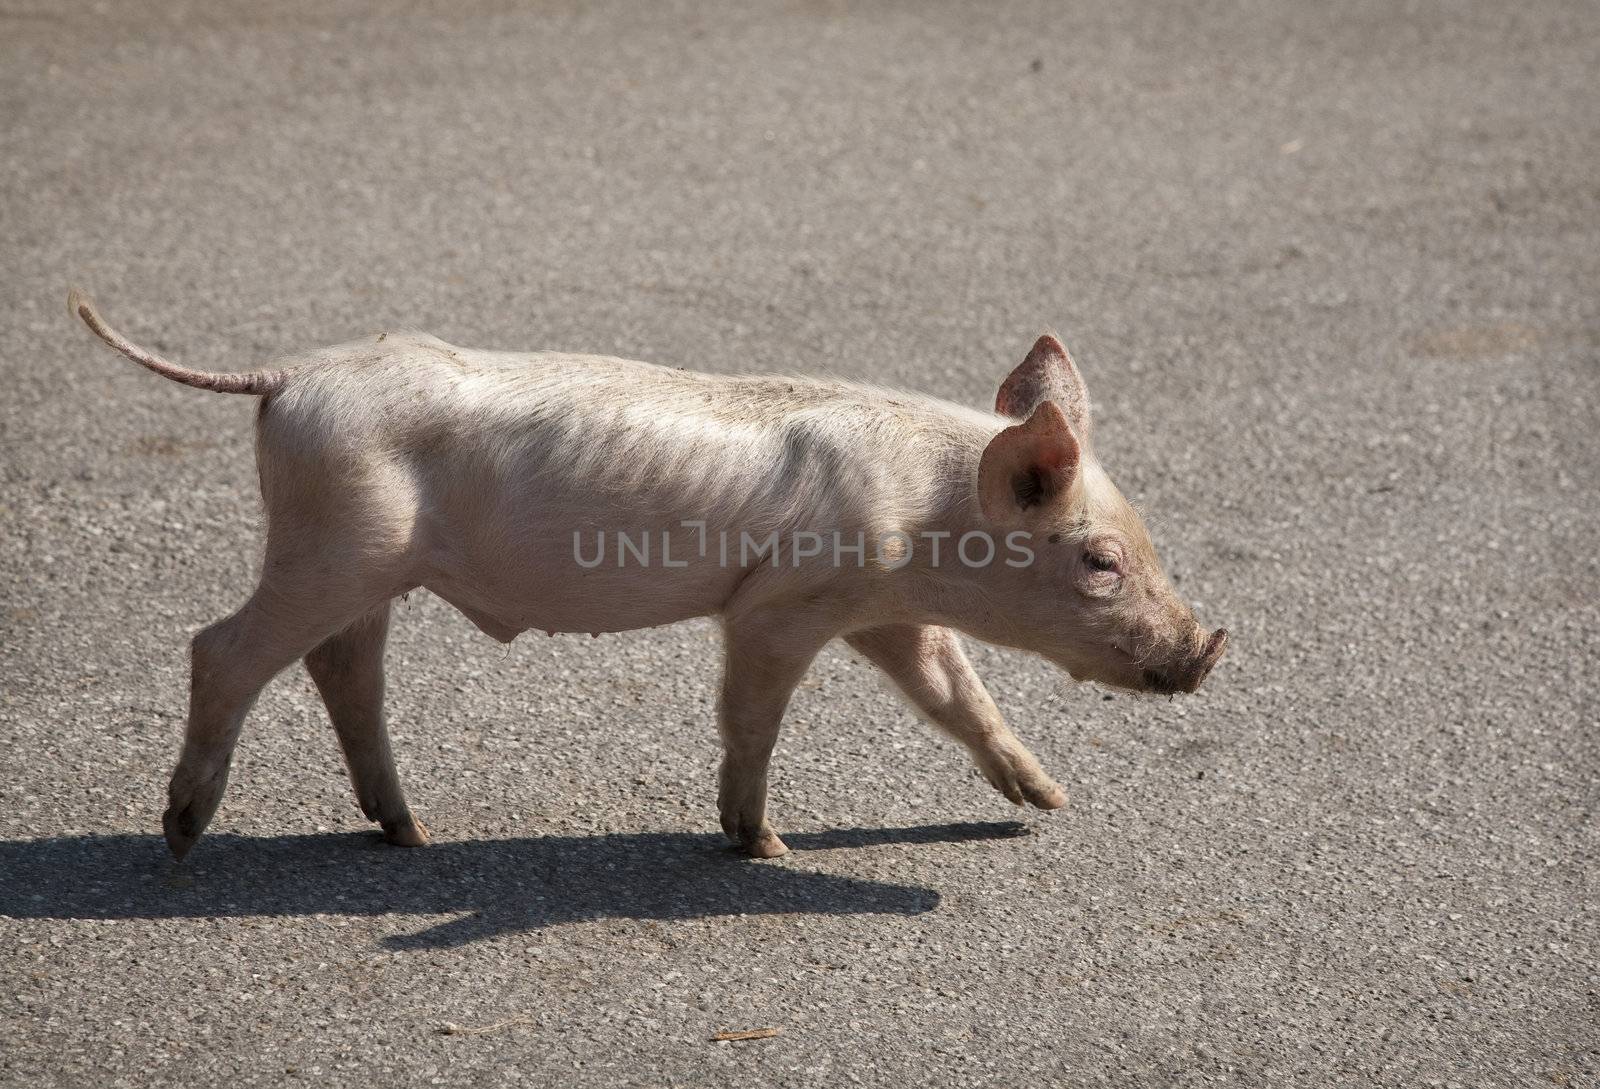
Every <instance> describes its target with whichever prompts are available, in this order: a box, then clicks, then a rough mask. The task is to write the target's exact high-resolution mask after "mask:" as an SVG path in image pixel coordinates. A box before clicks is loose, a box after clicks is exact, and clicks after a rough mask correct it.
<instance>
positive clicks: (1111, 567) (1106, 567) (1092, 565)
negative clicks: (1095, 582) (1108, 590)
mask: <svg viewBox="0 0 1600 1089" xmlns="http://www.w3.org/2000/svg"><path fill="white" fill-rule="evenodd" d="M1083 562H1084V563H1085V564H1087V565H1088V567H1089V570H1091V571H1115V570H1116V569H1117V557H1116V554H1115V553H1112V552H1085V553H1084V554H1083Z"/></svg>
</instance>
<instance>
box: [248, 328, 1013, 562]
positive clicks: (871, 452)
mask: <svg viewBox="0 0 1600 1089" xmlns="http://www.w3.org/2000/svg"><path fill="white" fill-rule="evenodd" d="M274 400H275V401H277V402H278V403H277V404H275V405H274V406H273V407H272V411H273V412H274V413H277V414H279V415H280V416H283V417H286V418H291V419H292V420H293V421H294V424H295V426H294V427H293V428H292V430H293V431H294V432H296V433H297V434H296V437H295V438H296V441H300V442H307V443H310V444H314V445H318V446H331V447H337V448H341V449H346V450H351V449H359V450H361V451H365V452H367V453H374V454H375V453H378V452H380V451H381V452H382V453H383V454H384V455H386V456H390V457H395V458H399V459H402V460H405V461H407V462H410V463H411V464H412V465H413V466H414V467H415V469H416V471H417V472H418V473H419V474H421V475H422V476H423V477H424V478H427V479H430V480H432V481H434V482H435V483H438V484H441V485H442V484H446V483H449V482H450V481H454V482H455V483H456V484H457V485H460V484H462V483H464V482H466V481H473V482H474V485H475V486H476V487H479V488H493V489H497V490H499V491H500V492H502V493H503V494H504V497H505V498H506V499H507V500H509V501H517V502H537V503H540V504H542V505H544V506H546V507H549V506H552V505H554V506H557V507H560V508H562V509H563V510H570V509H571V508H572V506H573V505H574V504H582V505H585V506H586V507H587V508H588V509H589V510H591V511H592V512H593V513H594V514H595V515H596V516H598V515H600V514H601V513H603V512H604V511H605V510H606V509H607V508H615V509H616V513H617V514H619V515H624V514H625V515H627V516H630V517H640V516H659V517H661V518H667V517H675V516H678V515H680V514H682V515H684V516H686V517H701V516H703V515H710V516H711V517H712V518H714V519H716V520H717V521H720V522H736V523H740V524H741V525H748V526H750V527H752V531H756V530H759V531H763V532H765V531H769V530H770V529H789V528H814V527H817V526H821V527H822V528H824V529H832V528H835V527H840V528H852V529H853V528H857V527H867V528H877V527H882V526H883V525H884V524H886V523H887V524H889V528H899V525H900V524H901V523H904V522H906V521H909V520H914V519H915V518H916V516H917V514H918V513H919V512H920V511H921V510H922V509H925V508H926V507H928V506H929V505H930V504H933V503H935V502H937V499H938V495H937V493H938V491H939V490H940V489H941V488H943V487H946V486H948V485H949V484H950V477H951V474H952V473H957V474H959V473H961V472H963V471H964V470H963V466H964V465H965V463H966V462H967V461H968V460H969V459H970V457H971V454H972V448H973V446H974V444H975V443H976V444H978V445H979V446H980V447H981V443H982V441H984V438H985V436H986V435H990V434H993V432H994V430H996V429H997V428H998V427H999V426H1000V425H1001V424H1002V422H1003V421H1000V420H999V419H998V418H996V417H993V416H991V415H990V414H988V413H981V412H977V411H974V410H971V409H967V408H963V407H961V406H957V405H953V404H949V403H946V402H942V401H938V400H936V399H933V398H930V397H925V396H922V395H918V394H912V393H902V392H897V391H889V390H882V389H878V388H875V387H871V386H865V385H859V384H855V383H850V382H843V381H835V380H828V379H815V378H790V377H781V376H744V375H713V374H705V373H700V372H695V371H688V370H683V369H680V368H673V367H663V366H659V365H656V364H650V363H642V362H638V361H634V360H625V359H617V358H612V357H608V356H594V355H578V354H568V353H561V352H532V353H513V352H498V351H484V350H477V349H468V348H458V347H455V346H453V345H450V344H446V343H445V342H443V341H441V340H438V339H436V338H434V337H429V336H426V335H422V334H391V335H389V336H386V337H385V338H384V339H383V340H381V341H380V340H377V339H376V338H373V339H367V340H362V341H358V342H353V343H351V344H347V345H340V346H338V347H336V348H331V349H325V350H324V351H322V352H320V353H317V356H316V357H314V358H313V359H311V360H309V361H302V363H301V366H300V367H299V368H298V369H297V370H296V371H295V374H294V377H293V378H292V379H291V381H290V383H289V385H288V386H287V387H286V388H285V389H284V391H283V392H282V393H280V394H279V395H278V396H277V397H276V398H275V399H274ZM962 483H965V481H962ZM685 512H687V513H685Z"/></svg>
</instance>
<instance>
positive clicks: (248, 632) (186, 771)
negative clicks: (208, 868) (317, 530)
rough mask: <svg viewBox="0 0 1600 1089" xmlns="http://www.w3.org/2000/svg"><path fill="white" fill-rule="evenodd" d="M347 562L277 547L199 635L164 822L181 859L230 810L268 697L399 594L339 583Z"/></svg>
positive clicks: (193, 647) (193, 649) (192, 650)
mask: <svg viewBox="0 0 1600 1089" xmlns="http://www.w3.org/2000/svg"><path fill="white" fill-rule="evenodd" d="M269 537H270V534H269ZM344 558H345V557H343V556H338V555H334V556H332V557H330V560H331V561H332V562H323V561H322V560H320V559H317V560H311V561H309V562H307V563H304V564H300V563H293V562H282V561H280V558H279V557H276V556H274V554H273V551H272V549H271V548H270V542H269V549H268V556H267V561H266V564H265V568H264V570H265V572H266V574H265V575H264V576H263V579H262V582H261V585H260V586H258V587H257V588H256V592H255V593H254V594H253V595H251V598H250V600H249V601H248V602H246V603H245V605H244V607H243V608H241V609H240V610H239V611H238V612H236V613H234V614H233V615H232V616H230V617H228V618H227V619H226V620H221V621H218V622H217V623H215V624H212V625H211V626H210V627H208V628H205V629H204V630H202V631H201V632H200V633H199V634H198V635H196V636H195V637H194V640H193V642H192V643H191V645H190V658H191V671H190V679H189V723H188V726H187V728H186V729H185V731H184V738H183V753H182V755H181V756H180V757H179V758H178V766H177V768H176V769H175V770H174V771H173V773H172V781H171V783H170V784H169V786H168V788H167V811H166V813H165V814H163V815H162V818H161V825H162V829H163V831H164V832H165V833H166V837H167V846H168V847H170V848H171V849H172V853H173V854H174V855H176V856H177V857H178V858H180V859H181V858H183V857H184V856H185V855H186V854H188V853H189V850H190V848H192V847H193V846H194V844H195V841H196V840H198V839H199V838H200V835H201V833H203V832H204V831H205V828H206V825H207V824H208V823H210V821H211V818H212V816H213V815H214V814H215V813H216V811H217V806H218V805H220V804H221V802H222V795H223V792H224V791H225V790H226V789H227V785H228V768H229V765H230V763H231V762H232V759H233V750H234V747H235V746H236V745H237V743H238V740H239V732H240V730H241V728H242V727H243V725H244V719H245V716H246V715H247V714H248V713H249V711H250V708H251V706H252V705H254V703H255V701H256V697H257V696H258V695H259V694H260V692H261V689H262V688H264V687H266V684H267V682H268V681H270V680H272V678H273V677H275V676H277V674H278V673H279V672H280V671H282V670H283V669H284V668H285V667H286V666H289V665H290V664H292V663H293V662H294V661H295V660H296V659H298V658H302V657H304V656H306V655H307V654H309V653H311V652H312V650H313V649H314V648H316V647H317V646H318V645H319V644H320V643H322V642H323V640H325V639H327V638H328V637H330V636H332V635H334V634H335V633H336V632H339V631H341V630H342V629H343V628H345V627H346V625H348V624H350V623H351V621H353V620H355V619H356V618H358V617H360V616H362V615H364V614H365V613H367V612H368V611H370V610H371V609H373V608H374V607H376V606H377V605H378V604H380V603H382V602H383V601H386V600H387V599H388V598H389V597H390V596H391V592H392V591H390V590H389V589H388V588H381V589H375V588H373V587H371V586H362V585H352V584H351V583H349V582H345V581H342V580H336V579H335V578H334V577H331V576H330V575H329V572H337V571H339V570H341V568H343V569H346V570H347V569H348V568H347V567H346V565H344V564H343V563H342V561H343V560H344Z"/></svg>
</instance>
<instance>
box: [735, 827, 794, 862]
mask: <svg viewBox="0 0 1600 1089" xmlns="http://www.w3.org/2000/svg"><path fill="white" fill-rule="evenodd" d="M744 853H745V854H747V855H749V856H750V857H751V858H780V857H782V856H783V855H786V854H788V853H789V846H788V844H786V843H784V842H783V840H781V839H779V838H778V834H777V833H776V832H773V831H771V830H770V829H769V830H767V831H765V832H762V833H761V834H760V835H757V836H756V837H755V838H753V839H751V840H749V841H747V842H746V843H745V844H744Z"/></svg>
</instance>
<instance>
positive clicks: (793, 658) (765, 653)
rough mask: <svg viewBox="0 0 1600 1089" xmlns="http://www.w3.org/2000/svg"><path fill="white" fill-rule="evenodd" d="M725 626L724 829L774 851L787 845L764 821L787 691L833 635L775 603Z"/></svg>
mask: <svg viewBox="0 0 1600 1089" xmlns="http://www.w3.org/2000/svg"><path fill="white" fill-rule="evenodd" d="M723 633H724V639H725V645H726V661H725V664H724V666H723V676H722V693H721V696H720V697H719V698H718V700H717V724H718V726H719V728H720V729H721V731H722V745H723V752H722V770H721V772H720V773H719V775H718V783H717V785H718V789H717V807H718V809H719V810H720V811H721V814H722V830H723V831H724V832H726V833H728V838H729V839H731V840H733V842H734V843H735V844H737V845H738V846H740V847H742V848H744V850H745V851H746V852H747V853H748V854H750V855H752V856H754V857H755V858H776V857H778V856H779V855H781V854H786V853H787V852H788V850H789V848H788V847H786V846H784V843H783V840H781V839H779V838H778V834H777V833H776V832H774V831H773V830H772V825H771V824H769V823H767V765H768V763H769V761H770V760H771V758H772V748H773V746H774V745H776V744H777V742H778V724H779V723H780V722H781V721H782V719H783V712H784V709H785V708H787V707H788V706H789V697H790V696H791V695H792V694H793V693H794V688H795V685H797V684H799V683H800V678H801V677H803V676H805V672H806V667H807V666H809V665H810V664H811V660H812V659H813V658H815V657H816V655H817V651H819V650H821V649H822V646H823V644H825V643H826V642H827V641H828V635H827V634H826V633H823V632H820V631H818V630H817V629H816V628H815V627H814V626H813V625H812V624H811V623H808V622H807V618H801V617H796V616H791V615H788V614H787V613H786V612H784V611H781V610H775V609H762V610H758V611H756V612H753V613H749V614H746V615H743V616H740V617H738V618H730V619H728V620H727V621H725V622H724V625H723Z"/></svg>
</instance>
